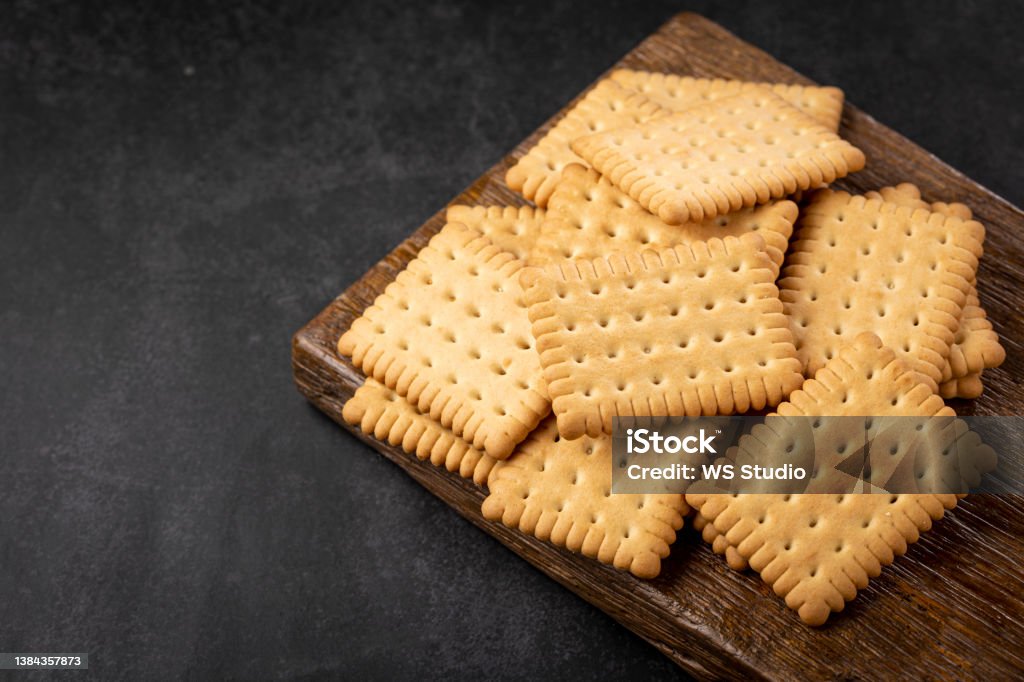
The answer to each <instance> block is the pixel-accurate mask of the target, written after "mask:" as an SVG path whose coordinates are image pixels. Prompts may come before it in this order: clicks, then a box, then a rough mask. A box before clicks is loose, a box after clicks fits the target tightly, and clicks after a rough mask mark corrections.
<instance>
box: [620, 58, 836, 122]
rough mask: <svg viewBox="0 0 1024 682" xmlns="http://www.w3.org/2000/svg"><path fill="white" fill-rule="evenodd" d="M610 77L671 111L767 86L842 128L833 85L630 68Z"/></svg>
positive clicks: (799, 107)
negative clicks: (791, 83) (754, 80)
mask: <svg viewBox="0 0 1024 682" xmlns="http://www.w3.org/2000/svg"><path fill="white" fill-rule="evenodd" d="M610 78H611V79H612V80H614V81H615V82H617V83H619V84H621V85H624V86H625V87H627V88H630V89H631V90H636V91H637V92H639V93H641V94H642V95H644V96H646V97H648V98H650V99H651V100H652V101H653V102H655V103H656V104H658V106H661V107H663V108H665V109H669V110H671V111H685V110H686V109H691V108H693V107H695V106H698V105H700V104H704V103H706V102H713V101H716V100H719V99H723V98H725V97H731V96H733V95H739V94H744V93H749V92H752V91H760V90H765V89H767V90H771V91H772V92H774V93H775V94H776V95H778V96H780V97H782V98H783V99H784V100H786V101H787V102H789V103H790V104H792V105H793V106H795V107H796V108H798V109H800V110H801V111H803V112H804V113H806V114H808V115H810V116H813V117H814V118H815V119H817V120H818V121H819V122H820V123H821V124H822V125H824V126H825V127H826V128H828V129H829V130H831V131H832V132H836V131H838V130H839V119H840V118H841V117H842V115H843V91H842V90H840V89H839V88H833V87H821V86H816V85H786V84H784V83H751V82H744V81H735V80H724V79H722V78H714V79H712V78H693V77H690V76H677V75H674V74H669V73H656V72H651V71H633V70H631V69H616V70H615V71H613V72H612V74H611V76H610Z"/></svg>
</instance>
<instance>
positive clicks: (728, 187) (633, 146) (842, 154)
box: [571, 91, 864, 225]
mask: <svg viewBox="0 0 1024 682" xmlns="http://www.w3.org/2000/svg"><path fill="white" fill-rule="evenodd" d="M571 146H572V149H573V151H575V152H576V153H577V154H579V155H580V156H581V157H583V158H584V159H585V160H586V161H587V162H588V163H589V164H590V165H591V166H592V167H594V168H595V169H597V170H598V171H599V172H600V173H601V174H602V175H604V176H606V177H607V178H608V179H609V180H611V181H612V183H614V184H615V185H616V186H617V187H619V188H620V189H622V190H623V191H625V192H626V193H627V194H629V196H631V197H633V198H634V199H636V200H637V201H638V202H639V203H640V204H641V205H642V206H643V207H644V208H646V209H647V210H649V211H650V212H651V213H654V214H655V215H657V216H658V217H659V218H661V219H662V220H663V221H665V222H666V223H669V224H671V225H679V224H682V223H685V222H699V221H703V220H706V219H708V218H713V217H715V216H716V215H719V214H724V213H729V212H731V211H737V210H739V209H741V208H745V207H748V206H753V205H755V204H763V203H766V202H767V201H769V200H770V199H779V198H782V197H784V196H786V195H787V194H792V193H793V192H796V191H797V190H804V189H808V188H811V187H816V186H819V185H823V184H828V183H830V182H832V181H833V180H836V179H837V178H841V177H843V176H845V175H846V174H848V173H851V172H853V171H857V170H860V169H861V168H863V167H864V154H863V153H862V152H861V151H860V150H859V149H857V148H856V147H854V146H853V145H851V144H850V143H849V142H846V141H845V140H843V139H841V138H840V137H839V136H837V135H836V134H835V133H834V132H832V131H831V130H829V129H828V128H826V127H825V126H823V125H821V124H820V123H818V122H817V121H816V120H815V119H813V118H811V117H810V116H808V115H807V114H805V113H803V112H802V111H800V110H799V109H796V108H795V107H793V106H791V105H790V104H788V103H787V102H786V101H785V100H784V99H782V98H781V97H779V96H778V95H776V94H774V93H772V92H767V91H765V92H752V93H747V94H743V95H736V96H734V97H729V98H725V99H721V100H718V101H715V102H711V103H709V104H705V105H702V106H699V107H694V108H692V109H688V110H687V111H684V112H682V113H677V114H672V115H670V116H664V117H659V118H657V119H655V120H652V121H649V122H646V123H641V124H639V125H636V126H634V127H632V128H620V129H617V130H610V131H608V132H603V133H596V134H593V135H587V136H585V137H581V138H578V139H576V140H573V142H572V145H571Z"/></svg>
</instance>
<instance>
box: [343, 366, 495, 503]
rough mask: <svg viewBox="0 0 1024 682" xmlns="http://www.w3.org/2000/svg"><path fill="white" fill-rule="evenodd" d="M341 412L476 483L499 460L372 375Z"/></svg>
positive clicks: (370, 432) (377, 435)
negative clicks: (475, 446) (447, 427)
mask: <svg viewBox="0 0 1024 682" xmlns="http://www.w3.org/2000/svg"><path fill="white" fill-rule="evenodd" d="M341 415H342V418H343V419H344V420H345V421H346V422H347V423H349V424H351V425H353V426H358V427H359V429H360V430H361V431H362V432H363V433H365V434H367V435H370V436H373V437H374V438H376V439H377V440H379V441H383V442H385V443H388V444H390V445H395V446H398V447H401V448H402V450H404V451H405V452H407V453H408V454H411V455H416V457H417V458H418V459H419V460H421V461H429V462H430V463H431V464H433V465H434V466H436V467H439V468H443V469H447V470H448V471H450V472H452V473H457V474H458V475H459V476H462V477H463V478H468V479H471V480H472V481H473V482H474V483H476V484H477V485H479V486H484V485H486V484H487V478H488V476H489V475H490V474H491V472H492V471H493V470H494V468H495V465H496V464H497V463H498V460H496V459H494V458H493V457H488V456H487V455H485V454H484V453H482V452H480V451H479V450H477V449H476V448H474V447H473V446H472V445H470V444H469V443H467V442H466V441H464V440H463V439H461V438H459V437H458V436H456V435H455V434H454V433H452V431H451V429H446V428H445V427H443V426H441V424H440V423H439V422H437V421H435V420H433V419H431V418H430V417H429V416H427V415H425V414H422V413H421V412H420V411H419V410H417V409H416V407H415V406H414V405H413V404H412V403H410V402H409V401H408V400H406V399H405V398H403V397H402V396H400V395H398V394H397V393H395V392H394V391H392V390H391V389H390V388H388V387H387V386H385V385H384V384H382V383H380V382H379V381H377V380H375V379H367V380H366V382H365V383H364V384H363V385H362V386H360V387H359V389H358V390H356V392H355V394H354V395H353V396H352V397H351V398H349V399H348V400H347V401H346V402H345V406H344V407H343V408H342V411H341Z"/></svg>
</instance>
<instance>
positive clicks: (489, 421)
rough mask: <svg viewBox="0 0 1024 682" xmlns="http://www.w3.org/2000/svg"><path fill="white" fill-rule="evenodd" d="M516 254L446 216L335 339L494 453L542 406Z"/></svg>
mask: <svg viewBox="0 0 1024 682" xmlns="http://www.w3.org/2000/svg"><path fill="white" fill-rule="evenodd" d="M522 267H523V263H522V261H519V260H517V259H516V258H515V257H514V256H513V255H512V254H511V253H508V252H507V251H503V250H502V249H499V248H498V247H497V246H495V245H494V244H492V243H491V241H490V240H489V239H487V238H486V237H484V236H483V235H482V234H480V233H479V232H477V231H476V230H471V229H469V228H467V227H466V226H464V225H461V224H460V223H449V224H448V225H446V226H445V227H444V228H443V229H442V230H441V232H439V233H438V234H437V235H436V236H435V237H434V238H433V239H431V240H430V243H429V244H428V245H427V246H426V247H424V249H423V250H422V251H420V253H419V255H418V256H417V257H416V259H415V260H413V261H412V262H410V263H409V266H408V267H407V268H406V269H405V270H404V271H403V272H401V273H399V275H398V277H397V279H396V280H395V281H394V282H392V283H391V284H389V285H388V287H387V288H386V289H385V290H384V293H383V294H381V295H380V296H378V297H377V299H376V300H375V301H374V303H373V305H372V306H370V307H369V308H367V309H366V311H365V312H364V313H363V316H362V317H360V318H359V319H357V320H356V321H355V322H353V323H352V327H351V328H350V329H349V330H348V331H347V332H345V334H344V335H343V336H342V337H341V339H340V340H339V341H338V351H339V352H340V353H341V354H342V355H348V356H351V357H352V362H353V364H355V366H356V367H359V368H360V369H362V371H363V372H364V373H365V374H366V375H367V376H370V377H373V378H374V379H376V380H378V381H380V382H381V383H383V384H384V385H386V386H387V387H388V388H391V389H393V390H394V391H395V392H396V393H398V394H399V395H401V396H404V397H406V398H407V399H408V400H409V402H411V403H412V404H414V405H415V406H416V409H418V410H419V411H420V412H422V413H424V414H428V415H429V416H430V417H431V418H432V419H435V420H438V421H439V422H440V423H441V425H442V426H444V427H445V428H450V429H451V430H452V432H453V433H454V434H455V435H457V436H460V437H462V438H465V439H466V440H467V441H469V442H470V443H472V444H473V447H475V448H477V449H479V450H482V451H483V452H485V453H487V454H488V455H490V456H491V457H494V458H495V459H504V458H506V457H508V455H509V454H510V453H511V452H512V449H513V447H515V444H516V443H518V442H519V441H521V440H522V439H523V438H525V437H526V435H527V434H528V433H529V432H530V431H531V430H532V429H533V428H534V427H535V426H536V425H537V424H538V423H539V422H540V420H541V419H542V418H543V417H544V416H545V415H546V414H547V413H548V411H549V409H550V404H549V401H548V398H547V391H546V388H545V386H544V380H543V378H542V377H541V372H540V365H539V363H538V357H537V353H536V352H535V351H534V349H533V339H532V337H531V336H530V326H529V319H528V317H527V314H526V309H525V304H524V303H523V301H522V291H521V289H520V287H519V285H518V283H517V276H518V273H519V270H520V269H521V268H522Z"/></svg>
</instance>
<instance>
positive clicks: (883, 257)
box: [779, 190, 985, 390]
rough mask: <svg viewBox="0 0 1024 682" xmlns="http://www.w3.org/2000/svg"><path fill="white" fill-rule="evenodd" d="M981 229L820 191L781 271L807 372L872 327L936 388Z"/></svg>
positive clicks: (956, 220)
mask: <svg viewBox="0 0 1024 682" xmlns="http://www.w3.org/2000/svg"><path fill="white" fill-rule="evenodd" d="M984 234H985V229H984V227H982V225H981V224H980V223H977V222H975V221H964V220H961V219H959V218H954V217H948V216H943V215H941V214H938V213H932V212H930V211H926V210H924V209H912V208H910V207H905V206H898V205H896V204H892V203H889V202H885V201H881V200H878V199H866V198H864V197H860V196H851V195H849V194H847V193H845V192H833V191H831V190H822V191H819V192H817V193H816V194H815V196H814V197H813V198H812V199H811V201H810V203H809V205H808V206H807V207H806V208H805V209H804V210H803V212H802V213H801V218H800V220H799V221H798V223H797V232H796V241H795V242H794V243H793V245H792V247H791V249H790V253H789V255H788V257H787V265H786V267H785V269H784V270H783V273H782V278H781V279H780V280H779V289H780V290H781V291H780V295H781V297H782V301H783V304H784V306H785V310H786V314H787V315H788V316H789V318H790V320H791V326H792V329H793V335H794V337H795V340H796V346H797V352H798V354H799V357H800V360H801V362H802V363H803V366H804V371H805V374H806V375H807V376H813V375H814V373H815V372H817V371H818V369H820V368H821V367H823V366H824V365H825V363H826V362H828V361H829V360H830V359H831V358H832V357H833V356H834V355H835V353H836V351H837V350H838V348H839V347H840V346H842V345H843V344H845V343H848V342H850V341H852V339H853V338H854V337H856V335H857V334H860V333H861V332H865V331H869V332H874V333H876V334H877V335H878V336H879V337H881V339H882V341H883V342H884V343H885V344H886V345H887V346H889V347H890V348H892V349H893V350H895V351H896V353H897V354H898V355H899V356H900V357H901V358H904V359H905V360H907V361H908V362H909V363H910V364H911V366H912V367H913V368H914V369H915V370H916V371H919V372H921V373H922V374H924V375H925V376H926V377H927V382H928V383H929V385H931V386H932V388H933V390H937V388H938V383H939V381H940V380H941V379H942V373H943V367H944V365H945V362H946V358H948V357H949V349H950V345H951V344H952V343H953V342H954V340H955V333H956V329H957V327H958V320H959V317H960V314H961V311H962V309H963V306H964V305H965V304H966V303H967V293H968V291H969V289H970V285H969V283H968V282H969V281H970V280H972V279H973V277H974V273H975V271H976V269H977V265H978V257H979V256H980V255H981V242H982V240H983V239H984Z"/></svg>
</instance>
